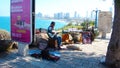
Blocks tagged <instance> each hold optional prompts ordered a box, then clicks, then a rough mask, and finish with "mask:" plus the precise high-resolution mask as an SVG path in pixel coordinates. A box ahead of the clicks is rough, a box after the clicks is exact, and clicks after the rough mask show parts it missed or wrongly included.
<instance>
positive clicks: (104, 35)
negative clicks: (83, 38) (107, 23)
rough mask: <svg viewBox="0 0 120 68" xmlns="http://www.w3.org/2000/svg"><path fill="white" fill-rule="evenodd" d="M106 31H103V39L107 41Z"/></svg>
mask: <svg viewBox="0 0 120 68" xmlns="http://www.w3.org/2000/svg"><path fill="white" fill-rule="evenodd" d="M106 33H107V32H106V31H102V39H105V38H106Z"/></svg>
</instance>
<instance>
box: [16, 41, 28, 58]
mask: <svg viewBox="0 0 120 68" xmlns="http://www.w3.org/2000/svg"><path fill="white" fill-rule="evenodd" d="M28 50H29V48H28V44H26V43H20V42H19V43H18V54H19V55H21V56H27V55H28Z"/></svg>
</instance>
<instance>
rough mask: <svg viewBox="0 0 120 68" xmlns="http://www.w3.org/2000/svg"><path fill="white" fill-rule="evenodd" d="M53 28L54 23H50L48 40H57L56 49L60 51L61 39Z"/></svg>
mask: <svg viewBox="0 0 120 68" xmlns="http://www.w3.org/2000/svg"><path fill="white" fill-rule="evenodd" d="M54 26H55V22H54V21H52V22H51V24H50V26H49V27H48V30H47V34H48V36H49V38H51V39H54V40H57V48H58V49H61V47H60V46H61V42H62V38H61V37H60V36H59V35H58V34H59V32H57V31H55V30H54Z"/></svg>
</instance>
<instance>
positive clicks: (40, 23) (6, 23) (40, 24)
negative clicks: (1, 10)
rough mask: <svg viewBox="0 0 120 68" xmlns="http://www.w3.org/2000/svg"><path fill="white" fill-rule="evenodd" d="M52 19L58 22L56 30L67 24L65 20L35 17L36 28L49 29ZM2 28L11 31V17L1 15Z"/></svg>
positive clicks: (0, 26)
mask: <svg viewBox="0 0 120 68" xmlns="http://www.w3.org/2000/svg"><path fill="white" fill-rule="evenodd" d="M52 21H54V22H56V24H55V29H56V30H57V29H59V28H62V27H64V26H65V25H67V23H66V22H65V21H61V20H55V19H40V18H35V29H39V28H44V29H47V28H48V26H49V25H50V23H51V22H52ZM0 29H4V30H6V31H8V32H10V31H11V23H10V17H0Z"/></svg>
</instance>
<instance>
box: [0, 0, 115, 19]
mask: <svg viewBox="0 0 120 68" xmlns="http://www.w3.org/2000/svg"><path fill="white" fill-rule="evenodd" d="M35 1H36V2H35V6H36V9H35V11H36V14H38V13H39V12H41V13H42V14H43V15H49V16H54V13H58V12H63V13H70V16H71V17H73V16H74V12H77V13H78V14H79V16H80V17H90V16H91V12H92V11H93V10H96V8H97V9H99V10H101V11H112V12H113V10H114V6H113V4H112V1H113V0H106V1H103V0H35ZM0 9H1V11H0V16H10V0H3V1H2V2H0Z"/></svg>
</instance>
